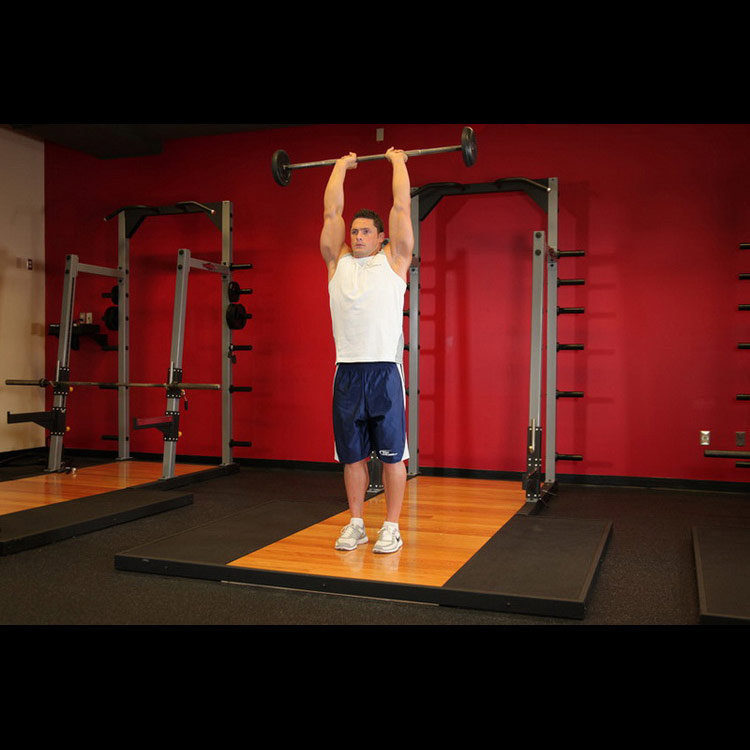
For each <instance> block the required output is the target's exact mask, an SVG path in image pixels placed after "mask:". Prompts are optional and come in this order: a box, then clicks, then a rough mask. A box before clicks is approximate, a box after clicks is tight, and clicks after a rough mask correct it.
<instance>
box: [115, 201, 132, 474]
mask: <svg viewBox="0 0 750 750" xmlns="http://www.w3.org/2000/svg"><path fill="white" fill-rule="evenodd" d="M117 240H118V241H117V266H118V270H119V272H120V274H121V275H120V277H119V278H118V280H117V283H118V296H117V300H118V303H117V307H118V315H117V378H118V382H120V383H129V382H130V239H129V238H128V234H127V215H126V213H125V212H123V213H120V215H119V216H118V219H117ZM117 424H118V430H117V457H118V460H120V461H124V460H127V459H129V458H130V388H128V387H127V386H120V387H119V388H118V389H117Z"/></svg>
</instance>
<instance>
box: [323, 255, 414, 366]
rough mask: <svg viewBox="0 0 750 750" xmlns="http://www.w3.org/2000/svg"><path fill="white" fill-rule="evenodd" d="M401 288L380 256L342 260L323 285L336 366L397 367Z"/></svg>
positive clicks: (401, 336) (401, 282)
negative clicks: (382, 364)
mask: <svg viewBox="0 0 750 750" xmlns="http://www.w3.org/2000/svg"><path fill="white" fill-rule="evenodd" d="M405 293H406V282H405V281H404V280H403V279H402V278H401V277H400V276H399V275H398V274H397V273H396V272H395V271H394V270H393V269H392V268H391V266H390V264H389V263H388V258H387V257H386V255H385V253H384V252H383V251H382V250H381V251H380V252H379V253H378V254H377V255H370V256H368V257H366V258H355V257H354V256H353V255H351V254H349V255H344V256H343V257H342V258H341V259H340V260H339V262H338V264H337V266H336V272H335V273H334V275H333V278H332V279H331V280H330V282H328V294H329V297H330V303H331V321H332V323H333V338H334V341H335V343H336V362H398V363H399V364H400V363H401V362H402V361H403V355H404V294H405Z"/></svg>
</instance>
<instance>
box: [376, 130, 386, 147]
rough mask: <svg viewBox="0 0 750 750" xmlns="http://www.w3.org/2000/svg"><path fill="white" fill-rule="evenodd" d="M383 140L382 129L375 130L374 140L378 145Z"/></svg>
mask: <svg viewBox="0 0 750 750" xmlns="http://www.w3.org/2000/svg"><path fill="white" fill-rule="evenodd" d="M384 138H385V132H384V128H375V140H376V141H377V142H378V143H380V142H381V141H382V140H383V139H384Z"/></svg>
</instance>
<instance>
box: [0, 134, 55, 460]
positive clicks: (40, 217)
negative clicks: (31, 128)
mask: <svg viewBox="0 0 750 750" xmlns="http://www.w3.org/2000/svg"><path fill="white" fill-rule="evenodd" d="M29 260H30V261H31V266H32V267H31V269H28V267H27V266H28V263H27V262H28V261H29ZM44 322H45V317H44V144H42V143H40V142H37V141H34V140H31V139H29V138H26V137H25V136H21V135H18V134H16V133H13V132H11V131H9V130H4V129H2V128H0V453H2V452H5V451H10V450H19V449H23V448H36V447H40V446H43V445H44V443H45V432H44V430H43V429H42V428H41V427H39V426H37V425H35V424H33V423H31V422H26V423H23V424H10V425H9V424H8V423H7V413H8V412H12V413H18V412H31V411H44V389H42V388H23V387H11V386H6V385H5V380H6V378H34V379H36V378H41V377H44V375H45V370H44V342H45V333H46V332H45V326H44Z"/></svg>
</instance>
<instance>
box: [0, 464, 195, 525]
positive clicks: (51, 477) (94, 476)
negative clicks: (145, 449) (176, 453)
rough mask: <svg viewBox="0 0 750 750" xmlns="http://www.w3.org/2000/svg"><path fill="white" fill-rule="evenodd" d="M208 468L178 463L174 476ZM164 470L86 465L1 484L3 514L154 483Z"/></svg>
mask: <svg viewBox="0 0 750 750" xmlns="http://www.w3.org/2000/svg"><path fill="white" fill-rule="evenodd" d="M206 468H207V467H206V466H200V465H192V464H177V465H176V466H175V475H177V476H182V475H183V474H189V473H192V472H194V471H202V470H204V469H206ZM162 471H163V467H162V464H161V463H156V462H152V461H117V462H114V463H109V464H99V465H97V466H86V467H83V468H81V469H78V470H77V471H76V473H75V474H57V473H54V474H38V475H36V476H33V477H23V478H22V479H12V480H9V481H7V482H0V515H4V514H5V513H15V512H16V511H19V510H28V509H29V508H39V507H42V506H45V505H52V504H53V503H62V502H65V501H66V500H75V499H76V498H80V497H89V496H91V495H100V494H102V493H104V492H114V491H115V490H121V489H125V488H126V487H134V486H136V485H139V484H146V483H147V482H154V481H156V480H157V479H160V478H161V475H162Z"/></svg>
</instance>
